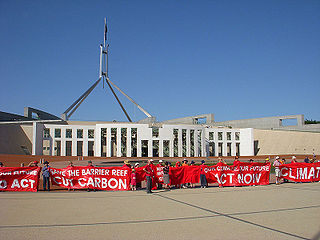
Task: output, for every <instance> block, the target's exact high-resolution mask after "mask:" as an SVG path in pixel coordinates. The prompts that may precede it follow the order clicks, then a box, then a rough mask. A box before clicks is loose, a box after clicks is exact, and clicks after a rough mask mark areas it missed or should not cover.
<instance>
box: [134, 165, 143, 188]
mask: <svg viewBox="0 0 320 240" xmlns="http://www.w3.org/2000/svg"><path fill="white" fill-rule="evenodd" d="M139 167H140V164H139V163H138V162H136V163H135V164H134V169H135V171H136V175H137V170H138V168H139ZM136 189H137V190H140V189H141V181H139V182H138V181H137V184H136Z"/></svg>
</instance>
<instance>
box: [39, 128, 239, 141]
mask: <svg viewBox="0 0 320 240" xmlns="http://www.w3.org/2000/svg"><path fill="white" fill-rule="evenodd" d="M184 130H185V129H183V130H182V131H183V133H184ZM173 135H174V136H175V137H178V129H174V130H173ZM183 135H185V134H183ZM226 135H227V140H231V135H232V132H227V134H226ZM158 136H159V128H152V137H158ZM43 137H44V138H49V137H50V129H49V128H45V129H44V131H43ZM54 137H55V138H61V129H60V128H56V129H55V130H54ZM66 138H72V129H66ZM77 138H83V129H77ZM88 138H94V129H88ZM234 139H235V140H236V141H239V140H240V132H235V133H234ZM209 140H210V141H213V140H215V139H214V132H209ZM218 140H220V141H221V140H223V132H218Z"/></svg>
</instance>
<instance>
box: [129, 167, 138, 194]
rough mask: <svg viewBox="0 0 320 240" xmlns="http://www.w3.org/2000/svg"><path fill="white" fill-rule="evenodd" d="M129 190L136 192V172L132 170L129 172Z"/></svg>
mask: <svg viewBox="0 0 320 240" xmlns="http://www.w3.org/2000/svg"><path fill="white" fill-rule="evenodd" d="M130 185H131V190H132V191H136V190H137V178H136V170H135V169H134V168H133V169H132V172H131V181H130Z"/></svg>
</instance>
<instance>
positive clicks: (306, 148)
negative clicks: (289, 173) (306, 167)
mask: <svg viewBox="0 0 320 240" xmlns="http://www.w3.org/2000/svg"><path fill="white" fill-rule="evenodd" d="M253 134H254V141H255V150H256V151H255V152H256V154H257V155H269V154H270V155H273V154H309V155H312V154H313V153H315V154H317V155H318V154H320V133H313V132H291V131H275V130H259V129H254V131H253Z"/></svg>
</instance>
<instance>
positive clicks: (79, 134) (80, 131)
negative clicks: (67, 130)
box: [77, 129, 83, 138]
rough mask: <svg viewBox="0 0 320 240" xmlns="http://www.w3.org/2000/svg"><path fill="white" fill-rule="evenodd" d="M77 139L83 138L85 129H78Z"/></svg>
mask: <svg viewBox="0 0 320 240" xmlns="http://www.w3.org/2000/svg"><path fill="white" fill-rule="evenodd" d="M77 138H83V129H77Z"/></svg>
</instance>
